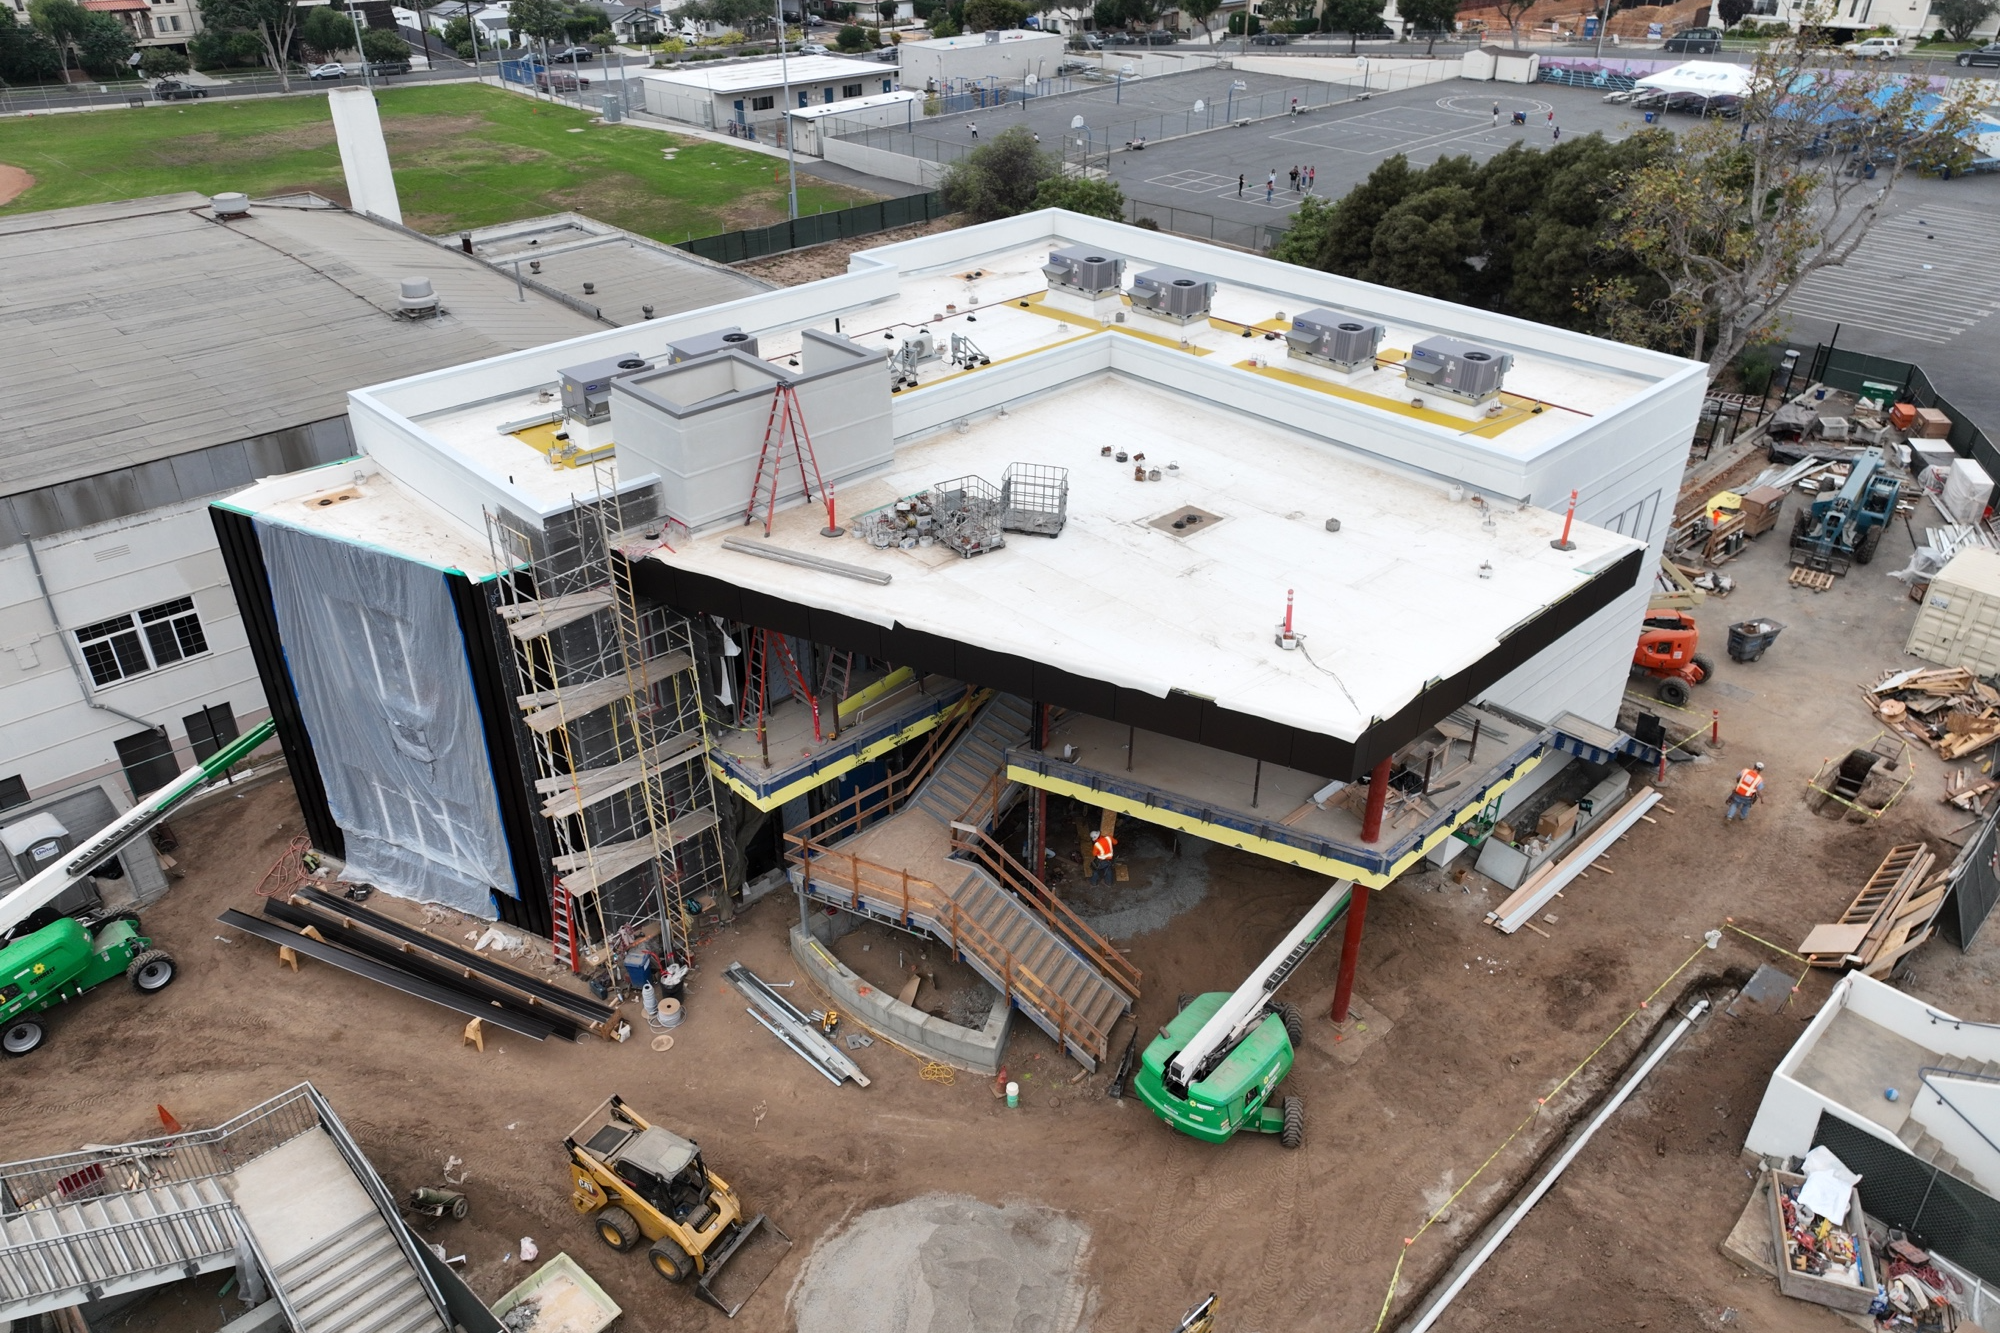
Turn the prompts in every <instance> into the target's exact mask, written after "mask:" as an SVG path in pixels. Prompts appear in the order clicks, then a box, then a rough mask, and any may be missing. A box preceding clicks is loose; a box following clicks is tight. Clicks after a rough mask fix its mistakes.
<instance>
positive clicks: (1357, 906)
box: [1328, 884, 1370, 1023]
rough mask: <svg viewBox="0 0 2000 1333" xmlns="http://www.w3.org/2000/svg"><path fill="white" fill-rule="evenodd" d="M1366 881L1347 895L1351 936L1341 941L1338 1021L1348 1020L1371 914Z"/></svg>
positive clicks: (1335, 1017)
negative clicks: (1363, 932)
mask: <svg viewBox="0 0 2000 1333" xmlns="http://www.w3.org/2000/svg"><path fill="white" fill-rule="evenodd" d="M1369 893H1370V890H1369V888H1368V886H1367V885H1365V884H1356V885H1355V886H1354V887H1353V888H1352V889H1351V890H1349V892H1348V897H1347V936H1346V938H1345V939H1343V940H1342V941H1341V942H1340V979H1339V980H1337V981H1335V982H1334V983H1333V1012H1332V1013H1331V1014H1329V1015H1328V1017H1329V1018H1331V1019H1332V1020H1333V1021H1334V1022H1336V1023H1345V1022H1346V1021H1347V1005H1348V1002H1349V1001H1350V1000H1352V999H1353V998H1354V969H1355V968H1357V967H1358V966H1360V964H1361V923H1362V921H1363V920H1365V919H1366V918H1367V916H1368V895H1369Z"/></svg>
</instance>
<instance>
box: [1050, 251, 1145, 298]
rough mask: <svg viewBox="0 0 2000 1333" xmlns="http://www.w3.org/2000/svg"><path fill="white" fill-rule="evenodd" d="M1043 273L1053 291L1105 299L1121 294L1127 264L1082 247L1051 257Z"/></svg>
mask: <svg viewBox="0 0 2000 1333" xmlns="http://www.w3.org/2000/svg"><path fill="white" fill-rule="evenodd" d="M1042 272H1043V273H1044V274H1045V275H1046V276H1047V277H1048V280H1049V286H1051V287H1058V288H1061V289H1063V290H1065V291H1072V292H1081V293H1082V294H1083V295H1085V296H1102V295H1104V294H1105V293H1107V292H1115V291H1117V290H1118V288H1119V284H1120V280H1121V279H1122V278H1123V277H1124V275H1125V261H1124V260H1122V259H1119V258H1117V257H1115V256H1113V255H1107V254H1105V253H1103V252H1102V251H1100V250H1092V249H1091V248H1090V247H1088V246H1083V245H1079V246H1073V247H1071V248H1070V249H1068V250H1057V251H1055V252H1054V253H1052V254H1051V255H1050V256H1049V262H1048V263H1046V264H1044V265H1042Z"/></svg>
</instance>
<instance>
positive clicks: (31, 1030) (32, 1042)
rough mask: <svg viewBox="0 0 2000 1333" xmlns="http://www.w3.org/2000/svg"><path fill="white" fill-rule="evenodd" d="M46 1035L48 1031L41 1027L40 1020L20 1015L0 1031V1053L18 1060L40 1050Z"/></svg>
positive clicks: (46, 1037)
mask: <svg viewBox="0 0 2000 1333" xmlns="http://www.w3.org/2000/svg"><path fill="white" fill-rule="evenodd" d="M48 1035H49V1030H48V1029H47V1028H46V1027H44V1026H42V1020H41V1019H39V1018H34V1017H31V1016H29V1015H27V1014H22V1015H20V1016H19V1017H18V1018H16V1019H14V1021H13V1022H11V1023H9V1024H7V1026H6V1027H5V1028H4V1029H0V1052H4V1053H5V1054H7V1055H8V1056H10V1057H12V1058H15V1059H19V1058H20V1057H21V1056H24V1055H28V1054H30V1053H32V1052H34V1051H38V1050H40V1049H41V1047H42V1043H43V1042H44V1041H46V1040H47V1039H48Z"/></svg>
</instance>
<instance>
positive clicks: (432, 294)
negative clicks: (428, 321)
mask: <svg viewBox="0 0 2000 1333" xmlns="http://www.w3.org/2000/svg"><path fill="white" fill-rule="evenodd" d="M396 308H397V309H398V310H399V311H401V312H402V314H403V316H404V318H406V319H425V318H428V317H429V316H431V315H435V314H436V313H437V312H438V297H437V292H436V291H435V290H434V289H433V288H432V287H431V280H430V279H429V278H404V279H403V282H402V294H401V295H400V296H398V297H397V298H396Z"/></svg>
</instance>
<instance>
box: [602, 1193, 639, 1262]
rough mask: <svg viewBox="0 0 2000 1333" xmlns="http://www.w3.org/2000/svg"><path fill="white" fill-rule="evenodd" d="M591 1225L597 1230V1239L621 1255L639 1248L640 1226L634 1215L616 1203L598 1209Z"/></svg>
mask: <svg viewBox="0 0 2000 1333" xmlns="http://www.w3.org/2000/svg"><path fill="white" fill-rule="evenodd" d="M591 1224H592V1225H593V1226H595V1227H596V1228H597V1238H598V1239H599V1240H601V1241H603V1242H604V1243H605V1244H606V1245H609V1246H610V1247H611V1248H612V1249H614V1250H616V1251H618V1253H620V1254H626V1253H629V1252H630V1251H632V1250H635V1249H637V1248H638V1247H639V1241H640V1239H641V1238H640V1235H639V1224H638V1223H637V1222H635V1221H633V1220H632V1214H630V1213H628V1212H626V1211H625V1210H624V1209H623V1208H620V1207H619V1206H618V1205H617V1204H615V1203H608V1204H606V1205H604V1207H602V1208H600V1209H598V1210H597V1216H596V1217H594V1218H592V1219H591Z"/></svg>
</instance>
